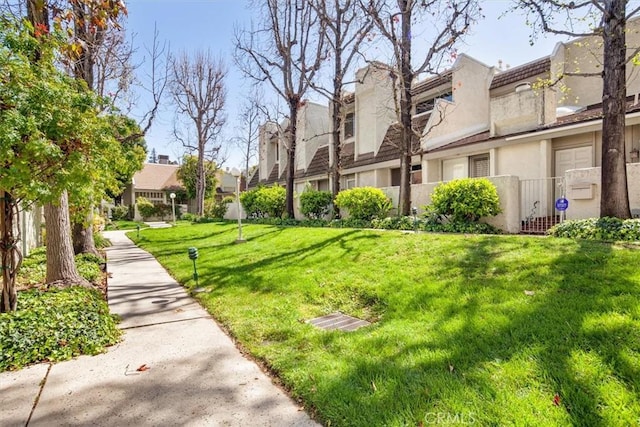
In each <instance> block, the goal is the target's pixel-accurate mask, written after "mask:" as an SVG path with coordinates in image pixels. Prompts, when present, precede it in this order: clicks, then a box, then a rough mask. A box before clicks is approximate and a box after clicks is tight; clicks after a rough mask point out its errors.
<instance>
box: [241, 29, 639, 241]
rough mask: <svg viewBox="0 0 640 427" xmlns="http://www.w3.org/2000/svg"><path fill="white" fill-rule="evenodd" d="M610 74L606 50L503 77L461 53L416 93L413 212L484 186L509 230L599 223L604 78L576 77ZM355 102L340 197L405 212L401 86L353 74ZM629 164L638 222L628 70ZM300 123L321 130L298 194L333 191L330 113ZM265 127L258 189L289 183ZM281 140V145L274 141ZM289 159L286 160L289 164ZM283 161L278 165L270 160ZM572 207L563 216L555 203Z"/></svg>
mask: <svg viewBox="0 0 640 427" xmlns="http://www.w3.org/2000/svg"><path fill="white" fill-rule="evenodd" d="M639 30H640V21H638V20H635V21H631V22H629V23H628V32H627V45H628V46H629V50H630V52H631V51H633V50H634V49H635V48H637V47H638V46H640V34H639ZM601 70H602V47H601V44H600V43H599V40H598V39H597V38H595V37H593V38H581V39H576V40H572V41H569V42H565V43H558V44H557V45H556V47H555V49H554V51H553V52H550V54H549V55H548V56H545V57H542V58H539V59H536V60H534V61H531V62H529V63H526V64H522V65H519V66H516V67H511V68H507V69H501V67H494V66H489V65H486V64H483V63H482V62H480V61H478V60H476V59H474V58H473V57H471V56H469V55H466V54H462V55H459V56H458V57H457V59H456V61H455V63H454V64H453V66H452V67H451V68H450V69H448V70H446V71H444V72H442V73H441V74H440V75H437V76H433V77H430V78H427V79H424V80H422V81H418V82H415V83H414V85H413V89H412V91H413V99H414V105H413V130H414V132H415V134H416V138H415V141H414V146H413V151H412V152H413V153H415V154H414V156H413V158H412V204H413V205H414V206H416V207H418V208H420V207H421V206H423V205H426V204H428V203H429V201H430V196H429V195H430V194H431V192H432V190H433V188H434V187H435V186H436V185H437V184H438V183H440V182H442V181H448V180H451V179H456V178H463V177H488V178H489V179H491V180H492V181H493V182H494V184H495V185H496V187H497V188H498V192H499V195H500V198H501V203H502V208H503V213H502V214H500V215H499V216H498V217H496V218H493V219H490V220H489V221H488V222H490V223H493V224H494V225H496V226H498V227H500V228H502V229H504V230H505V231H507V232H512V233H517V232H520V231H544V230H546V229H547V228H548V227H549V226H551V225H553V224H554V223H555V222H557V221H558V220H559V219H561V218H562V217H563V216H565V215H566V217H567V218H587V217H597V216H598V214H599V203H600V197H601V194H600V166H601V157H602V116H603V114H602V79H601V78H600V77H599V76H590V77H585V76H579V75H574V73H576V72H580V73H585V74H592V73H598V72H601ZM356 80H357V82H358V83H356V85H355V88H354V92H353V93H351V94H347V95H346V96H345V105H346V107H345V111H346V113H345V118H346V120H345V123H344V126H343V129H342V133H343V146H342V159H341V164H342V182H341V187H342V188H351V187H354V186H375V187H379V188H382V189H384V191H385V192H386V193H387V194H388V195H389V196H390V197H391V198H392V200H393V201H394V203H395V204H396V205H397V202H398V188H399V187H398V186H399V184H400V173H399V172H400V171H399V167H400V160H399V151H398V149H397V141H398V138H399V131H398V124H397V119H396V113H395V110H394V101H393V82H392V79H391V78H390V76H389V74H388V72H386V71H385V70H384V69H382V68H379V67H376V66H375V64H373V65H369V66H368V67H365V68H363V69H361V70H358V72H357V73H356ZM627 95H628V98H627V115H626V131H625V144H626V145H625V154H626V157H627V163H628V164H627V174H628V183H629V199H630V203H631V207H632V212H633V213H634V214H640V163H638V161H639V155H638V153H639V152H640V67H637V66H635V65H633V64H629V65H628V67H627ZM300 120H301V123H302V124H303V126H304V124H305V123H311V122H312V123H315V125H316V127H314V131H313V132H311V133H309V132H306V133H305V134H304V135H301V136H300V137H299V141H298V150H299V157H298V160H297V163H298V164H297V165H296V171H297V172H296V190H297V191H298V192H300V191H302V190H303V189H304V188H305V186H309V185H310V186H311V187H312V188H316V189H328V188H330V187H329V181H328V179H329V176H328V165H329V164H330V163H329V162H330V160H331V157H330V156H331V155H332V150H330V149H329V148H330V147H329V144H330V139H329V138H328V137H327V138H320V139H318V140H317V141H316V142H311V141H313V138H311V139H310V137H311V136H312V135H311V134H315V135H321V134H323V132H322V131H321V130H319V129H321V128H322V127H323V126H325V125H326V126H327V127H326V128H325V133H326V134H328V123H329V120H328V109H327V108H325V107H322V106H318V105H314V106H313V107H312V108H305V109H304V110H303V112H302V114H301V118H300ZM276 128H277V126H275V125H273V124H271V125H265V127H264V128H263V131H264V136H265V138H262V137H261V140H260V165H259V168H258V172H259V173H257V174H256V175H254V176H253V179H252V182H251V185H252V186H255V185H257V184H258V183H259V182H262V183H266V184H269V183H273V182H284V178H285V177H284V175H283V173H284V170H285V169H284V168H283V167H282V166H280V167H279V168H277V170H278V171H277V172H275V170H276V168H274V165H276V164H278V162H279V160H278V159H279V158H280V157H278V155H277V154H274V153H273V150H274V147H275V146H276V145H278V144H279V149H283V147H282V144H283V142H282V141H283V139H282V138H281V137H280V136H279V135H278V134H277V132H273V130H274V129H276ZM276 141H279V142H278V143H276ZM282 157H284V156H282ZM274 159H275V162H274ZM558 198H566V199H567V200H568V201H569V207H568V208H567V209H566V211H558V210H557V209H556V208H555V201H556V200H557V199H558Z"/></svg>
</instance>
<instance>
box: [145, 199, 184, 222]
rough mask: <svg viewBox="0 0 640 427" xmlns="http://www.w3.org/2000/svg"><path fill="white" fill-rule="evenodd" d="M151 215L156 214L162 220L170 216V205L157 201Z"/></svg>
mask: <svg viewBox="0 0 640 427" xmlns="http://www.w3.org/2000/svg"><path fill="white" fill-rule="evenodd" d="M151 216H157V217H159V218H160V219H161V220H163V221H164V219H165V218H172V217H171V205H169V204H166V203H158V204H157V205H154V210H153V214H152V215H151ZM177 217H178V216H177V215H176V218H177Z"/></svg>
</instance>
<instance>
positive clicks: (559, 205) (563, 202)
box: [556, 197, 569, 211]
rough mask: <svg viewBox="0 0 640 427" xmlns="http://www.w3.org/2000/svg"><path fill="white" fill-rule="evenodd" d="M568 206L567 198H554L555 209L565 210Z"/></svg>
mask: <svg viewBox="0 0 640 427" xmlns="http://www.w3.org/2000/svg"><path fill="white" fill-rule="evenodd" d="M568 207H569V201H568V200H567V199H565V198H564V197H561V198H559V199H558V200H556V209H557V210H559V211H566V210H567V208H568Z"/></svg>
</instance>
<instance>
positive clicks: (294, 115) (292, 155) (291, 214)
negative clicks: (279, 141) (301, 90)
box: [286, 98, 299, 218]
mask: <svg viewBox="0 0 640 427" xmlns="http://www.w3.org/2000/svg"><path fill="white" fill-rule="evenodd" d="M298 103H299V99H297V98H294V99H290V100H289V120H290V123H289V135H288V136H289V141H288V142H289V148H288V149H287V193H286V209H287V217H288V218H295V211H294V206H293V193H294V191H295V188H293V179H294V176H295V173H296V131H297V127H298V123H297V122H298Z"/></svg>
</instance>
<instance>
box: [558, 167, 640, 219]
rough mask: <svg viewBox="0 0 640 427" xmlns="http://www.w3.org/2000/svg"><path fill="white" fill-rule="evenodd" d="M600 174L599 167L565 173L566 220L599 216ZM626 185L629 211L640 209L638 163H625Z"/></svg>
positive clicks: (639, 173) (639, 169)
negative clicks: (627, 187)
mask: <svg viewBox="0 0 640 427" xmlns="http://www.w3.org/2000/svg"><path fill="white" fill-rule="evenodd" d="M600 174H601V168H599V167H596V168H588V169H574V170H570V171H567V173H566V174H565V179H566V184H567V196H566V198H567V200H568V201H569V208H568V209H567V211H566V214H567V219H585V218H598V217H599V216H600V197H601V186H600ZM627 183H628V186H629V189H628V191H629V204H630V207H631V210H635V209H640V163H627Z"/></svg>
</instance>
